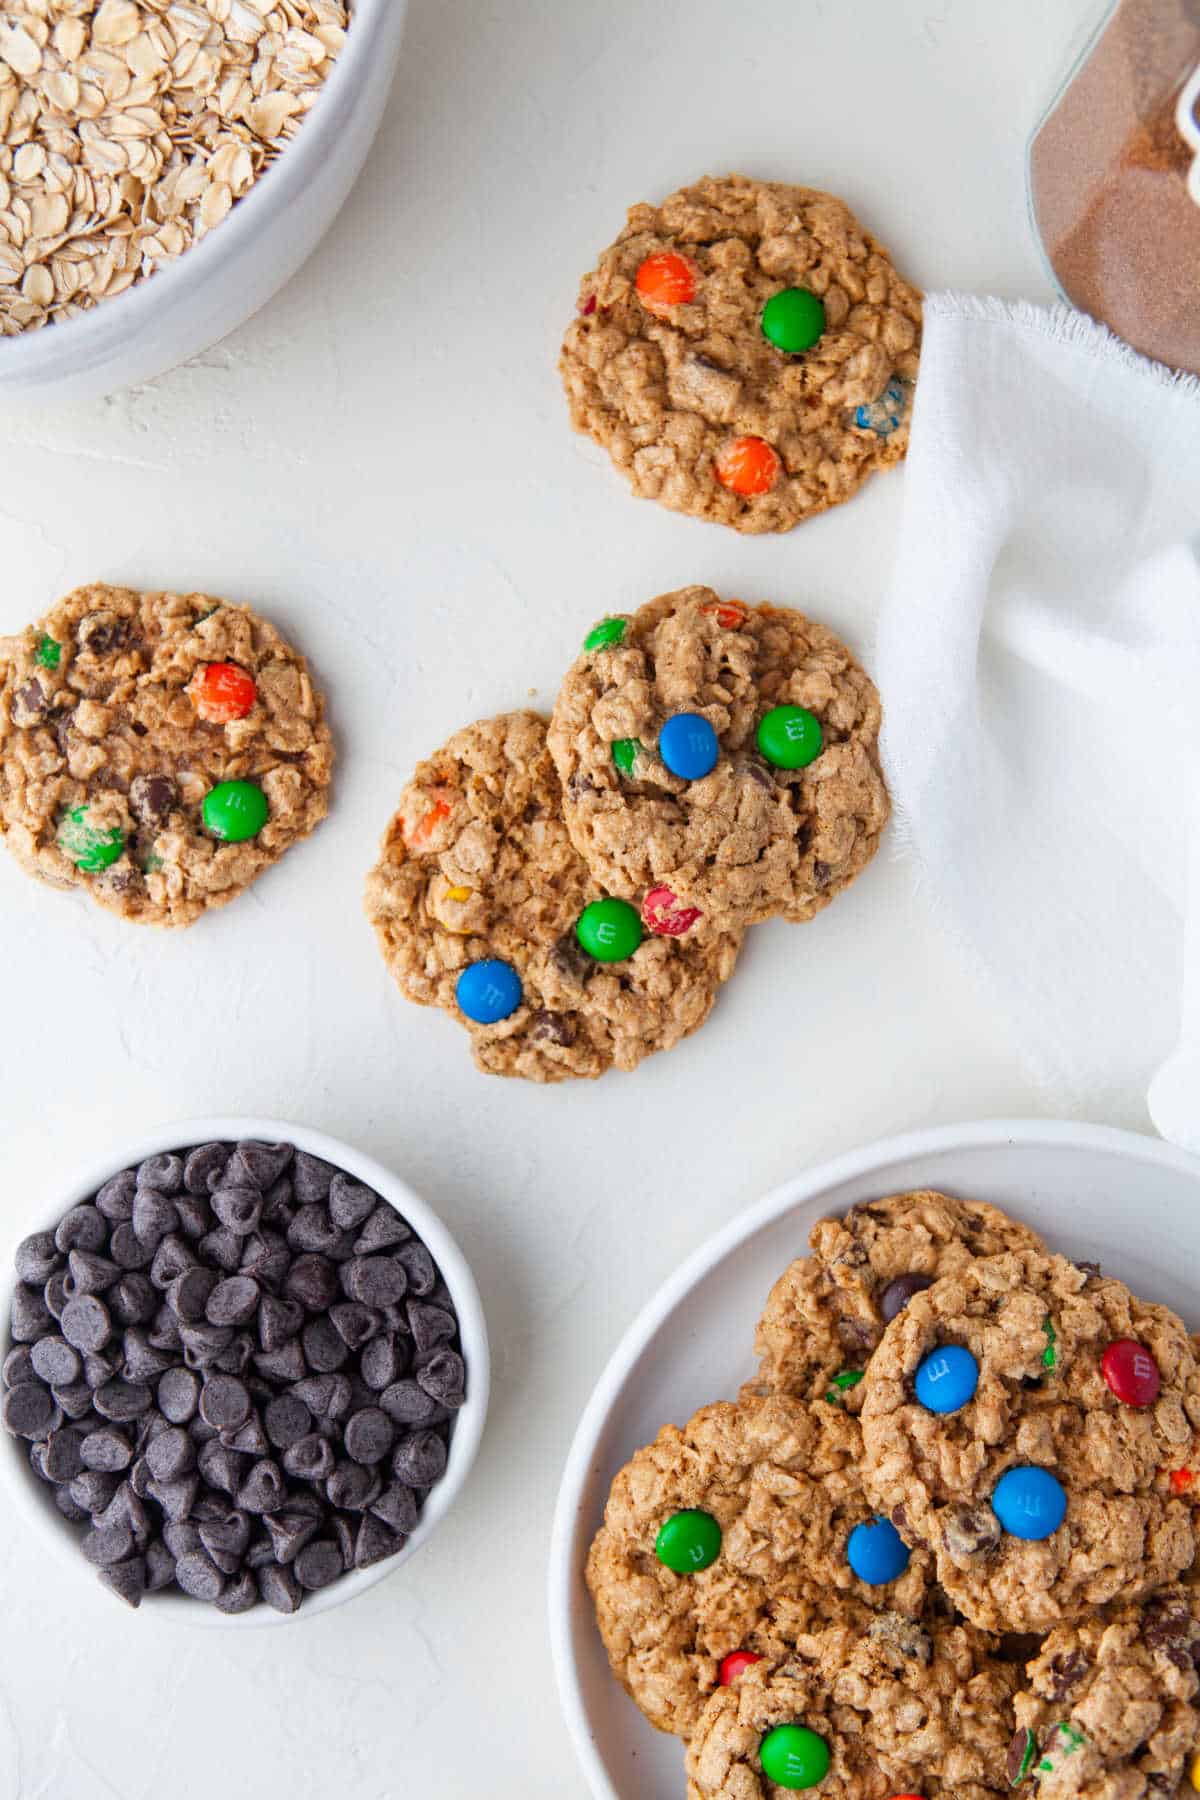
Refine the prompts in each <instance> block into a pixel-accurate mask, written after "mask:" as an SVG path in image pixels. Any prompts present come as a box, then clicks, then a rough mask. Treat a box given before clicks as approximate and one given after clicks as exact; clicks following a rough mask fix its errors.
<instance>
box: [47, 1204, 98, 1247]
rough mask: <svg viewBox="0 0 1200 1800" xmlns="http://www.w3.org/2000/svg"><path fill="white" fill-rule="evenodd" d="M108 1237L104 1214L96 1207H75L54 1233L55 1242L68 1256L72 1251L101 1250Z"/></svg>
mask: <svg viewBox="0 0 1200 1800" xmlns="http://www.w3.org/2000/svg"><path fill="white" fill-rule="evenodd" d="M107 1236H108V1225H107V1223H106V1221H105V1217H104V1214H103V1213H102V1212H101V1211H100V1210H99V1208H98V1207H95V1206H73V1207H72V1208H71V1210H70V1212H69V1213H67V1215H66V1217H65V1218H64V1219H63V1220H62V1221H61V1222H60V1224H59V1227H58V1230H57V1231H56V1232H55V1233H54V1242H55V1244H56V1245H57V1246H58V1248H59V1249H60V1250H61V1251H62V1253H63V1255H64V1256H66V1255H67V1254H68V1252H70V1251H71V1250H99V1249H101V1248H102V1246H103V1244H104V1241H105V1239H106V1238H107Z"/></svg>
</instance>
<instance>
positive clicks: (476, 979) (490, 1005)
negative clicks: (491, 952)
mask: <svg viewBox="0 0 1200 1800" xmlns="http://www.w3.org/2000/svg"><path fill="white" fill-rule="evenodd" d="M454 997H455V999H456V1000H457V1001H458V1004H459V1006H460V1008H461V1009H462V1011H463V1012H465V1013H466V1015H467V1017H468V1019H473V1020H474V1022H475V1024H476V1025H496V1024H498V1023H499V1022H500V1020H501V1019H507V1018H508V1016H509V1014H510V1013H515V1012H516V1010H517V1008H518V1006H520V1004H521V977H520V976H519V975H518V974H517V971H516V970H515V969H514V968H513V966H512V964H511V963H506V962H501V961H500V959H499V957H495V956H488V957H485V958H484V960H483V961H482V962H473V963H471V964H470V965H469V966H468V967H467V968H465V969H464V970H463V972H462V974H461V975H460V976H459V978H458V985H457V986H456V987H455V990H454Z"/></svg>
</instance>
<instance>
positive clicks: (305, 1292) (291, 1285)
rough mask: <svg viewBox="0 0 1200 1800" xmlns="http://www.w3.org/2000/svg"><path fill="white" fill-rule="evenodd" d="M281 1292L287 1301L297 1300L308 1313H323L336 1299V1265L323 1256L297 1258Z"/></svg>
mask: <svg viewBox="0 0 1200 1800" xmlns="http://www.w3.org/2000/svg"><path fill="white" fill-rule="evenodd" d="M283 1290H284V1293H285V1294H286V1295H287V1297H288V1299H289V1300H298V1301H299V1302H300V1304H301V1306H304V1307H307V1308H308V1310H309V1312H324V1311H325V1310H326V1308H327V1307H329V1306H332V1304H333V1302H334V1300H335V1299H336V1298H337V1292H338V1276H337V1265H336V1264H335V1263H331V1262H330V1261H329V1259H328V1257H325V1256H298V1257H297V1258H296V1260H295V1262H294V1263H293V1264H292V1266H291V1268H290V1269H289V1270H288V1273H287V1279H286V1280H285V1282H284V1284H283Z"/></svg>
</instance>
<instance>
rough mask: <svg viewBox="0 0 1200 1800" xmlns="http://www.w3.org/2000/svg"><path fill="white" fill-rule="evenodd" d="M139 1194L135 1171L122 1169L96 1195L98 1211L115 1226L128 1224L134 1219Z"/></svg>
mask: <svg viewBox="0 0 1200 1800" xmlns="http://www.w3.org/2000/svg"><path fill="white" fill-rule="evenodd" d="M136 1192H137V1174H136V1172H135V1171H134V1170H133V1169H122V1171H121V1173H120V1174H119V1175H114V1176H113V1177H112V1179H111V1180H109V1181H106V1182H105V1183H104V1186H103V1187H102V1188H101V1189H100V1191H99V1193H98V1194H97V1195H96V1207H97V1210H98V1211H100V1212H102V1213H103V1214H104V1217H105V1218H106V1219H109V1220H111V1221H112V1223H113V1224H114V1225H121V1224H125V1223H127V1222H128V1221H129V1220H130V1219H132V1217H133V1199H134V1195H135V1194H136Z"/></svg>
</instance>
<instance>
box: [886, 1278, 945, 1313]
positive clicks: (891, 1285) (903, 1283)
mask: <svg viewBox="0 0 1200 1800" xmlns="http://www.w3.org/2000/svg"><path fill="white" fill-rule="evenodd" d="M932 1286H933V1277H932V1276H931V1275H918V1274H916V1273H915V1272H914V1273H912V1274H909V1275H897V1276H896V1277H895V1278H894V1279H893V1280H891V1281H889V1282H888V1284H887V1286H886V1287H885V1288H884V1290H883V1292H882V1294H880V1296H879V1310H880V1312H881V1313H882V1315H883V1317H884V1319H885V1320H886V1321H887V1323H888V1324H889V1325H890V1324H891V1322H892V1320H893V1319H894V1318H895V1317H896V1315H897V1314H898V1313H901V1312H903V1311H904V1308H905V1307H906V1306H907V1305H908V1303H909V1301H910V1300H911V1299H912V1297H913V1295H914V1294H921V1293H924V1291H925V1289H926V1288H927V1287H932Z"/></svg>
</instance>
